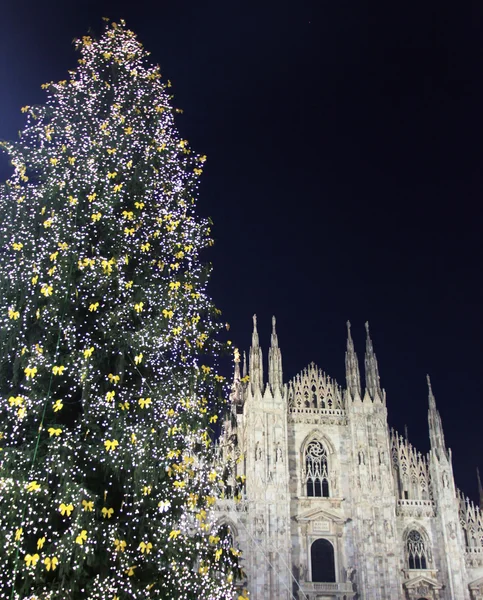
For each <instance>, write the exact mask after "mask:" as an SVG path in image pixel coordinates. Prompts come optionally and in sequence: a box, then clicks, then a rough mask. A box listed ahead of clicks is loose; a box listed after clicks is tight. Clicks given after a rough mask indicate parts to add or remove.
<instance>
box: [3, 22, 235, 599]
mask: <svg viewBox="0 0 483 600" xmlns="http://www.w3.org/2000/svg"><path fill="white" fill-rule="evenodd" d="M77 48H78V50H79V51H80V59H79V61H78V62H79V64H78V66H77V68H76V69H75V70H73V71H70V72H69V78H68V79H66V80H65V81H60V82H58V83H49V84H45V86H43V87H45V89H46V91H47V101H46V103H45V104H44V105H42V106H32V107H30V106H26V107H24V108H23V109H22V111H23V112H24V113H25V114H26V116H27V124H26V126H25V128H24V130H23V131H22V132H21V136H20V140H19V141H18V142H16V143H12V144H10V143H5V144H3V146H4V147H5V149H6V150H7V151H8V153H9V155H10V157H11V162H12V165H13V167H14V173H13V175H12V177H11V178H10V179H9V180H8V181H7V183H6V185H5V186H4V188H3V189H2V190H1V192H0V205H1V210H2V214H3V216H4V219H3V221H2V223H1V225H0V237H1V247H2V249H3V252H2V253H1V255H0V274H1V282H2V286H3V289H2V291H3V293H2V297H1V298H0V320H1V333H0V340H1V349H0V350H1V360H2V362H1V365H2V366H1V371H0V390H1V394H0V407H1V411H0V414H1V417H0V446H1V450H0V542H1V545H0V547H1V550H0V554H1V557H2V564H4V565H5V567H4V569H2V572H1V573H0V598H5V599H7V598H10V599H15V600H20V599H22V600H25V599H29V600H33V599H34V598H37V599H40V598H42V599H55V598H62V599H67V598H68V599H70V598H72V599H74V598H88V599H92V600H94V599H98V600H101V599H102V600H124V599H127V598H129V599H138V598H148V597H152V598H174V597H176V598H179V599H180V600H182V599H191V598H210V599H213V600H217V599H220V600H221V599H226V598H232V597H233V594H234V580H235V578H236V575H237V573H238V569H239V567H238V560H239V551H238V550H237V549H236V548H234V547H233V546H232V542H231V538H230V537H229V536H228V535H227V532H226V531H225V530H224V529H223V528H220V527H218V526H217V524H216V519H215V512H214V506H215V503H216V498H217V497H218V495H219V494H220V489H222V487H223V481H222V473H221V467H220V468H215V467H213V466H212V465H213V452H212V447H211V436H212V429H213V427H214V425H215V423H216V421H217V418H218V412H219V410H220V409H221V405H222V402H223V401H222V399H221V398H222V393H223V378H222V377H221V376H219V375H218V374H217V373H216V360H217V356H218V355H219V354H220V352H221V351H222V350H223V348H224V345H223V344H221V342H219V341H217V339H216V337H215V336H214V334H215V333H216V332H218V331H219V329H220V327H221V324H220V316H219V311H218V310H217V309H216V308H215V306H214V305H213V303H212V301H211V299H210V297H209V295H208V293H207V289H206V286H207V283H208V279H209V268H208V267H207V266H206V265H204V264H203V263H202V262H201V261H200V256H199V255H200V252H201V251H202V250H203V249H204V248H206V247H208V246H210V245H211V244H212V239H211V235H210V233H211V232H210V223H209V221H208V220H205V219H201V218H199V217H198V216H197V215H196V212H195V209H196V196H197V186H198V184H197V182H198V178H199V176H200V175H201V173H202V170H203V166H204V162H205V160H206V157H204V156H198V155H195V154H194V153H193V152H192V151H191V148H190V147H189V144H188V142H187V141H186V140H184V139H182V138H181V137H180V136H179V133H178V132H177V130H176V128H175V124H174V118H175V114H176V112H179V111H177V109H174V108H173V107H172V105H171V103H172V96H170V95H169V92H168V89H169V87H170V83H169V82H167V83H162V81H161V75H160V72H159V67H157V66H153V65H151V64H149V62H148V59H147V57H148V53H147V52H146V51H145V50H144V49H143V47H142V46H141V44H140V43H139V42H138V41H137V39H136V37H135V35H134V34H133V33H132V32H131V31H130V30H128V29H127V28H126V26H125V24H124V23H123V22H121V23H119V24H116V23H106V28H105V31H104V33H103V34H102V35H101V36H100V37H99V39H93V38H91V37H87V36H86V37H84V38H83V39H82V40H78V42H77Z"/></svg>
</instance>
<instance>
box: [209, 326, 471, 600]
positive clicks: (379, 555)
mask: <svg viewBox="0 0 483 600" xmlns="http://www.w3.org/2000/svg"><path fill="white" fill-rule="evenodd" d="M248 362H249V364H248V370H247V367H246V361H245V364H244V366H243V373H240V365H239V363H238V362H237V363H236V370H235V377H234V382H233V387H232V394H231V403H232V411H231V414H230V415H229V416H228V417H227V419H226V420H225V423H224V427H223V433H222V437H221V439H220V443H219V454H220V460H229V459H230V457H234V458H235V459H236V474H235V476H234V477H233V479H232V480H231V481H230V485H229V488H228V490H227V492H228V493H227V498H226V499H225V500H223V501H221V503H220V513H221V514H220V519H221V520H222V521H224V522H226V524H227V526H229V527H230V529H231V531H232V534H233V536H234V538H235V539H236V541H237V543H238V544H239V546H240V547H241V549H242V550H243V554H244V561H243V565H244V569H245V572H246V575H247V582H246V587H247V588H248V590H249V592H250V598H251V599H252V600H289V599H292V598H296V599H298V600H301V599H304V600H305V599H307V600H329V599H331V600H335V599H341V600H342V599H346V600H349V599H352V598H354V599H360V600H403V599H404V600H436V599H438V600H483V517H482V513H481V512H480V509H479V508H478V507H477V506H475V505H474V504H473V503H472V502H471V501H469V500H468V499H465V498H464V497H463V495H462V493H461V492H460V491H459V490H458V489H457V488H456V486H455V483H454V478H453V469H452V466H451V451H450V450H448V449H447V448H446V445H445V441H444V435H443V429H442V423H441V418H440V416H439V413H438V410H437V408H436V403H435V399H434V396H433V392H432V390H431V384H430V382H429V378H428V384H429V413H428V416H429V432H430V442H431V449H430V452H429V454H428V455H427V456H423V455H422V454H421V453H420V452H417V450H416V449H415V448H414V447H413V446H411V444H409V442H408V441H407V440H406V439H405V438H404V437H402V436H400V435H398V434H397V433H396V432H394V431H392V430H391V431H390V430H389V428H388V425H387V409H386V396H385V392H384V391H383V390H382V389H381V387H380V383H379V373H378V365H377V361H376V356H375V354H374V350H373V346H372V341H371V339H370V336H369V330H368V328H367V343H366V354H365V361H364V363H365V387H364V388H363V387H362V386H361V378H360V374H359V365H358V360H357V356H356V353H355V350H354V344H353V341H352V338H351V335H350V326H349V329H348V340H347V352H346V379H347V383H346V387H345V389H342V388H341V387H340V386H339V385H338V384H337V383H336V382H335V381H334V380H333V379H331V378H330V377H328V376H327V375H326V374H325V373H324V372H323V371H321V370H320V369H319V368H317V367H316V366H315V365H314V364H313V363H312V364H310V365H309V366H308V367H307V368H306V369H304V370H303V371H302V372H301V373H300V374H299V375H297V376H296V377H295V378H294V379H293V380H292V381H291V382H289V383H288V384H284V383H283V374H282V358H281V352H280V348H279V346H278V340H277V334H276V331H275V319H274V320H273V332H272V339H271V346H270V349H269V354H268V382H266V381H265V380H264V377H263V362H262V351H261V349H260V346H259V339H258V333H257V327H256V318H255V317H254V329H253V335H252V346H251V348H250V355H249V361H248Z"/></svg>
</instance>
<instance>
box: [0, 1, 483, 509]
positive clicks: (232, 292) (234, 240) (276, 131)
mask: <svg viewBox="0 0 483 600" xmlns="http://www.w3.org/2000/svg"><path fill="white" fill-rule="evenodd" d="M153 5H155V8H153ZM103 16H108V17H110V18H113V19H118V18H124V19H126V21H127V24H128V26H129V27H130V28H131V29H133V30H134V31H135V32H136V33H137V34H138V36H139V38H140V40H141V41H142V42H143V43H144V45H145V47H146V48H147V49H148V50H150V51H151V52H152V56H151V57H152V59H153V62H157V63H160V64H161V68H162V73H163V75H164V76H165V77H167V78H169V79H171V80H172V81H173V89H174V93H175V104H176V105H177V106H178V107H180V108H183V109H184V111H185V112H184V114H183V115H182V116H181V117H180V118H179V120H178V126H179V128H180V130H181V133H182V135H183V137H186V138H188V139H189V140H190V143H191V145H192V147H193V148H194V149H195V150H197V151H198V152H200V153H204V154H207V155H208V162H207V167H206V169H205V173H204V176H203V181H202V185H201V190H200V203H199V207H200V211H201V212H202V213H203V214H205V215H209V216H211V217H212V218H213V220H214V231H215V237H216V241H217V243H216V245H215V247H214V249H213V252H212V253H211V255H210V256H208V257H207V258H208V259H209V260H211V261H212V262H213V265H214V274H213V282H212V288H211V289H212V295H213V297H214V298H215V300H216V302H217V304H218V305H219V306H220V308H222V310H223V311H224V315H225V317H226V320H227V321H229V322H230V323H231V332H232V338H233V340H234V341H235V343H236V344H238V345H239V346H240V347H241V348H242V349H244V348H245V349H246V348H247V347H248V345H249V343H250V333H251V315H252V314H253V313H254V312H256V313H257V314H258V315H259V330H260V334H261V342H262V344H263V345H264V346H265V349H266V348H267V345H268V343H269V339H270V336H269V334H270V317H271V315H272V314H275V315H276V316H277V319H278V331H279V339H280V344H281V347H282V351H283V359H284V368H285V375H286V378H288V377H292V376H294V375H295V374H296V372H297V371H299V370H300V369H302V368H303V367H304V366H305V365H306V364H307V363H309V362H310V361H314V362H316V363H317V364H318V365H319V366H320V367H322V368H323V369H324V370H325V371H327V372H328V373H329V374H330V375H331V376H333V377H335V378H336V379H337V380H338V381H339V382H340V383H344V350H345V339H346V331H345V322H346V320H347V319H350V320H351V321H352V325H353V336H354V338H355V343H356V350H358V354H359V359H360V361H361V362H362V360H363V350H364V322H365V321H366V320H369V322H370V324H371V332H372V337H373V341H374V345H375V349H376V353H377V356H378V359H379V367H380V373H381V380H382V385H383V387H385V388H386V391H387V402H388V409H389V421H390V425H391V426H394V427H396V428H398V429H399V430H401V431H402V430H403V428H404V424H405V423H407V425H408V429H409V438H410V440H411V441H412V442H413V443H415V444H416V445H417V446H418V447H419V449H420V450H421V451H423V452H426V451H427V450H428V446H429V440H428V436H427V390H426V382H425V375H426V373H430V375H431V377H432V381H433V390H434V392H435V395H436V400H437V403H438V407H439V409H440V412H441V414H442V418H443V424H444V426H445V434H446V440H447V443H448V445H449V446H450V447H451V448H452V449H453V456H454V467H455V473H456V481H457V484H458V485H459V487H461V488H462V489H463V490H464V491H465V492H466V493H468V494H470V495H471V496H472V497H473V498H475V499H476V495H477V494H476V479H475V468H476V466H477V465H478V464H479V465H480V467H482V468H483V443H482V439H483V436H482V427H481V425H482V417H483V393H482V392H483V386H482V381H481V365H482V362H483V352H482V316H481V307H482V303H483V284H482V265H481V263H482V260H481V259H482V255H483V253H482V225H483V211H482V208H481V206H482V197H483V195H482V194H483V178H482V164H483V117H482V115H483V31H482V29H483V5H481V3H479V2H477V1H476V0H475V1H474V2H470V1H466V0H462V1H461V2H458V3H454V2H449V1H448V0H443V1H441V0H439V1H436V0H427V1H426V2H423V3H422V2H406V3H393V2H387V0H386V1H385V2H380V3H372V2H371V3H370V7H369V6H368V3H366V2H353V1H348V0H338V1H337V2H328V1H325V0H297V1H296V2H295V1H292V2H290V3H289V2H284V1H280V0H278V1H275V0H262V1H260V0H258V1H256V2H247V1H244V2H241V1H236V0H233V1H232V2H226V1H222V0H209V1H208V2H204V3H201V2H195V1H194V0H172V1H170V2H163V1H162V0H160V1H158V2H156V3H153V2H148V1H146V0H137V1H136V2H130V3H127V2H123V1H122V0H118V1H116V2H107V1H103V0H97V1H95V2H74V1H72V2H53V1H49V0H44V1H43V2H38V1H33V0H32V1H29V0H26V1H24V2H18V1H16V2H13V1H12V0H6V2H3V3H2V15H1V19H0V82H1V84H0V138H2V139H12V138H14V137H15V136H16V134H17V131H18V130H19V129H21V128H22V126H23V123H24V115H22V114H21V113H20V107H21V106H23V105H24V104H34V103H38V102H42V101H43V100H44V97H45V96H44V92H43V91H42V90H41V89H40V85H41V84H42V83H44V82H46V81H50V80H58V79H64V78H65V76H66V73H67V70H68V69H73V68H75V66H76V60H77V56H76V55H75V53H74V51H73V48H72V43H71V42H72V40H73V38H75V37H78V36H82V35H84V34H86V33H87V32H88V30H89V28H92V29H93V30H94V31H100V30H101V28H102V20H101V17H103ZM8 173H9V168H8V165H7V162H6V159H5V158H3V157H2V158H0V180H3V179H5V177H6V176H7V174H8ZM265 356H266V354H265Z"/></svg>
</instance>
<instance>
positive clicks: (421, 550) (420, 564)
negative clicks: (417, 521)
mask: <svg viewBox="0 0 483 600" xmlns="http://www.w3.org/2000/svg"><path fill="white" fill-rule="evenodd" d="M406 550H407V557H408V566H409V568H410V569H427V568H428V567H427V564H428V560H427V558H428V549H427V548H426V543H425V541H424V538H423V536H422V535H421V534H420V533H419V531H416V529H413V530H411V531H410V532H409V533H408V535H407V538H406Z"/></svg>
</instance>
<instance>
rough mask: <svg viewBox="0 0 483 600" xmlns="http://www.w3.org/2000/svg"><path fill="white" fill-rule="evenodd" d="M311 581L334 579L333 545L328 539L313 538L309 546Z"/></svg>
mask: <svg viewBox="0 0 483 600" xmlns="http://www.w3.org/2000/svg"><path fill="white" fill-rule="evenodd" d="M310 558H311V562H312V581H323V582H330V581H335V562H334V546H332V544H331V543H330V542H329V541H328V540H323V539H320V540H315V542H314V543H313V544H312V547H311V548H310Z"/></svg>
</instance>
